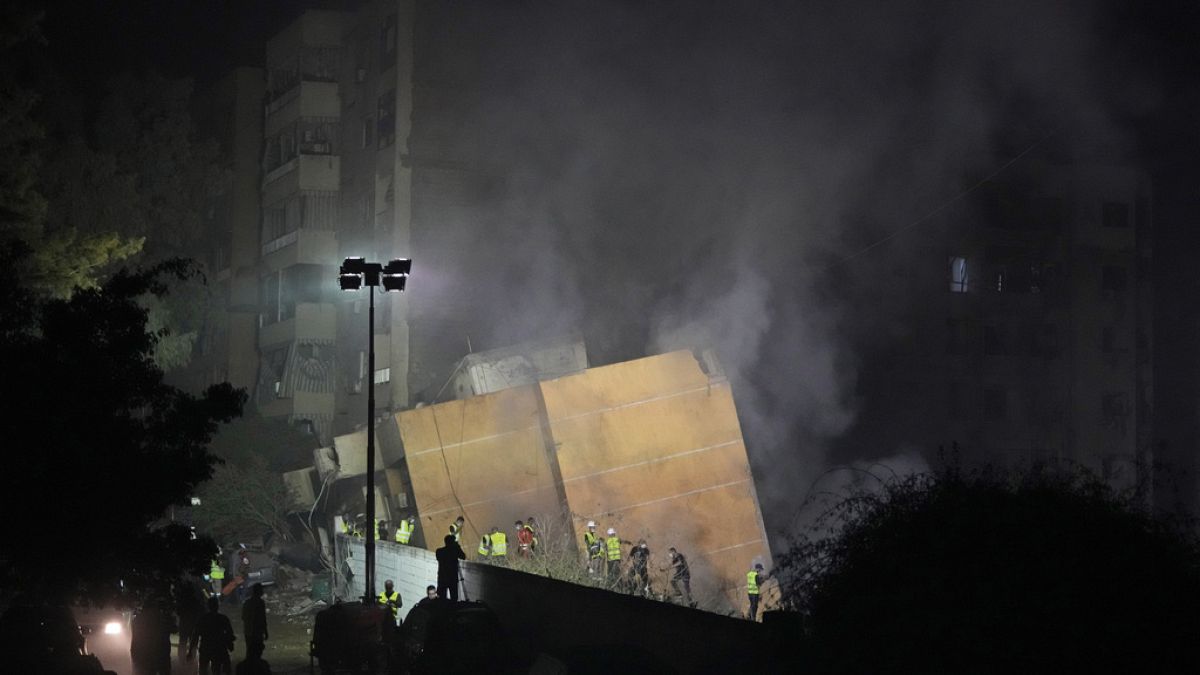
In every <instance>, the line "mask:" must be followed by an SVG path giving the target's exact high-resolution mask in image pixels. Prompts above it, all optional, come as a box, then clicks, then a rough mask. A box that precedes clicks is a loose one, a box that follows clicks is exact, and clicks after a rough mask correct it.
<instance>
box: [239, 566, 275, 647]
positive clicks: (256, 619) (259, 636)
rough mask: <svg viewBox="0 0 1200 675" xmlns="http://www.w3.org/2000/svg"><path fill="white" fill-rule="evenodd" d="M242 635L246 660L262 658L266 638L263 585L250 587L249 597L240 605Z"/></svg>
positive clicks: (265, 610)
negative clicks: (244, 639)
mask: <svg viewBox="0 0 1200 675" xmlns="http://www.w3.org/2000/svg"><path fill="white" fill-rule="evenodd" d="M242 635H243V636H245V638H246V660H247V661H250V662H257V661H259V660H261V659H262V655H263V650H264V649H266V645H265V644H263V643H264V642H265V641H266V640H267V638H268V637H269V636H268V635H267V603H266V602H264V601H263V585H262V584H254V585H253V586H252V587H251V588H250V599H249V600H247V601H246V602H245V604H243V605H242Z"/></svg>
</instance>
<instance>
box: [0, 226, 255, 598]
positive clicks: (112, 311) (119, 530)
mask: <svg viewBox="0 0 1200 675" xmlns="http://www.w3.org/2000/svg"><path fill="white" fill-rule="evenodd" d="M2 253H3V255H0V288H2V289H4V291H3V293H2V294H0V302H2V303H3V307H0V315H3V316H4V317H5V319H4V321H3V322H2V323H0V362H2V363H4V365H5V379H6V382H8V383H9V384H8V386H6V387H4V388H3V394H0V396H2V398H0V400H2V401H3V409H4V411H5V415H4V417H3V423H2V426H3V436H2V438H3V441H2V442H3V447H4V459H5V461H6V462H7V466H6V467H5V468H4V470H3V471H0V510H2V511H3V513H5V514H7V517H6V518H5V519H4V521H3V523H4V525H3V532H2V535H0V536H3V540H4V541H6V542H9V543H10V544H11V545H7V546H5V547H3V548H0V587H4V588H15V587H18V586H19V587H21V588H26V589H37V590H40V591H45V592H54V591H62V592H75V591H85V592H88V593H92V594H94V595H103V594H104V593H105V592H106V591H109V590H112V589H115V587H116V584H117V582H118V580H124V581H125V582H126V585H127V586H130V585H134V586H136V585H137V584H141V583H151V582H152V581H153V580H155V579H158V578H163V577H165V576H170V575H172V574H174V573H177V572H179V571H181V570H184V569H190V570H192V571H194V572H201V571H203V569H204V566H205V563H206V561H207V556H208V554H209V553H210V551H211V548H210V546H211V542H205V541H193V540H191V538H190V535H187V534H186V532H181V531H180V530H179V529H178V528H171V527H158V528H153V527H151V526H152V524H154V523H155V522H156V521H157V520H158V519H159V518H160V517H161V516H162V514H164V512H166V511H167V510H168V508H169V507H171V506H172V505H180V504H184V503H186V501H187V499H188V498H189V497H190V495H191V494H192V493H193V492H194V491H195V489H196V488H197V486H198V485H199V484H200V483H201V482H202V481H204V480H205V479H207V478H208V477H209V476H211V475H212V471H213V467H214V464H215V463H216V461H217V459H216V457H215V456H214V455H212V454H211V453H210V452H209V451H208V444H209V441H210V439H211V437H212V435H213V434H214V433H215V431H216V430H217V427H218V424H219V423H220V422H226V421H229V420H231V419H233V418H234V417H236V416H237V415H239V414H240V413H241V409H242V405H243V404H244V402H245V393H244V392H242V391H239V390H234V389H233V388H232V387H231V386H230V385H228V384H221V385H215V386H213V387H210V388H209V389H208V390H207V391H205V392H204V393H203V394H202V395H200V396H193V395H190V394H187V393H185V392H182V391H180V390H178V389H175V388H174V387H171V386H168V385H167V384H165V383H164V382H163V372H162V370H161V369H160V368H159V367H158V366H157V365H156V364H155V362H154V360H153V358H152V356H153V353H154V349H155V345H156V343H157V341H158V335H156V334H155V333H154V332H151V331H148V330H147V326H146V322H147V311H146V309H145V308H144V307H143V306H142V305H141V304H140V303H139V302H138V299H139V298H140V297H142V296H144V295H146V294H149V295H152V296H162V295H163V294H165V293H166V292H167V291H168V284H169V283H170V282H173V281H175V280H178V279H181V278H187V276H188V274H189V273H190V268H189V266H188V265H187V264H186V263H183V262H181V261H177V260H173V261H166V262H163V263H161V264H159V265H156V266H154V267H151V268H148V269H146V270H143V271H139V272H119V273H117V274H115V275H113V276H112V277H111V278H110V279H108V280H107V281H106V282H105V283H104V284H102V285H100V286H98V287H96V288H91V289H81V290H79V291H77V292H76V293H75V294H73V295H72V296H71V297H70V298H46V297H44V296H40V295H37V294H36V293H33V292H31V291H30V290H29V289H27V288H25V287H23V286H22V285H21V283H20V279H19V277H18V275H17V270H18V269H19V268H20V262H21V260H20V257H21V255H20V253H19V247H14V246H11V245H10V246H7V247H5V248H4V249H3V251H2ZM185 540H186V541H185Z"/></svg>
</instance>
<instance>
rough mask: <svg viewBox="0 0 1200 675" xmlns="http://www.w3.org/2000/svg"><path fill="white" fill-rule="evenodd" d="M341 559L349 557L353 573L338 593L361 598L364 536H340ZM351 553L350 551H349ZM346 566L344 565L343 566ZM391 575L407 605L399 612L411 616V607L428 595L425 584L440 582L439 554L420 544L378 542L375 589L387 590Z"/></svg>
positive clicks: (348, 562)
mask: <svg viewBox="0 0 1200 675" xmlns="http://www.w3.org/2000/svg"><path fill="white" fill-rule="evenodd" d="M337 546H338V560H339V567H341V565H340V561H341V560H345V561H346V565H347V566H348V567H349V569H350V572H351V576H350V580H349V583H348V584H347V583H342V584H340V585H339V586H338V587H337V588H336V589H335V594H336V595H338V596H339V597H341V598H342V599H345V600H353V599H356V598H359V597H361V596H362V594H363V583H364V581H365V576H364V574H363V561H364V559H365V557H366V553H365V552H364V550H363V540H362V539H360V538H358V537H347V536H346V535H344V534H339V535H338V536H337ZM347 554H348V555H347ZM343 569H344V568H343ZM388 579H391V580H392V581H393V582H394V583H395V588H396V590H398V591H400V600H401V601H402V602H403V603H404V605H403V606H402V607H401V608H400V612H399V616H400V618H401V619H403V618H404V617H405V616H408V610H409V609H411V608H412V606H413V605H415V604H417V603H418V602H419V601H420V600H421V598H423V597H425V587H426V586H429V585H432V584H436V583H437V558H435V557H434V555H433V553H432V552H430V551H426V550H425V549H423V548H420V547H417V546H405V545H403V544H397V543H394V542H390V541H377V542H375V592H376V593H380V592H382V591H383V582H385V581H387V580H388Z"/></svg>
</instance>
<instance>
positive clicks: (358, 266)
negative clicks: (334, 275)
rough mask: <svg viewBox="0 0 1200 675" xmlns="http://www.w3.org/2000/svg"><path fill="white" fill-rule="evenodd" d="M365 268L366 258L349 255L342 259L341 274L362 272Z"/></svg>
mask: <svg viewBox="0 0 1200 675" xmlns="http://www.w3.org/2000/svg"><path fill="white" fill-rule="evenodd" d="M366 269H367V259H366V258H363V257H362V256H351V257H349V258H346V259H345V260H344V261H342V274H362V273H363V272H365V271H366Z"/></svg>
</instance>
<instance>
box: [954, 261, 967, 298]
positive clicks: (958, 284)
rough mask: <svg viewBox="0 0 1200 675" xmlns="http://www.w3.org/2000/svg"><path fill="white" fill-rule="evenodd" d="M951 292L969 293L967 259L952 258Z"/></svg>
mask: <svg viewBox="0 0 1200 675" xmlns="http://www.w3.org/2000/svg"><path fill="white" fill-rule="evenodd" d="M950 292H951V293H966V292H967V259H966V258H963V257H960V256H950Z"/></svg>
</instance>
